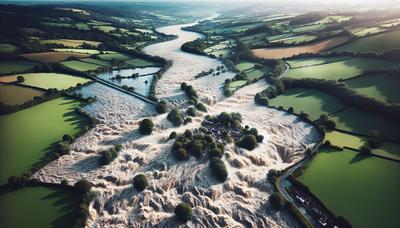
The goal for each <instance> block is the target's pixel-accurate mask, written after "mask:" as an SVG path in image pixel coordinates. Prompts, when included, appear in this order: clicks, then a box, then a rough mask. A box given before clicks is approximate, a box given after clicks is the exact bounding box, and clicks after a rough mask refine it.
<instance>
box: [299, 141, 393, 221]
mask: <svg viewBox="0 0 400 228" xmlns="http://www.w3.org/2000/svg"><path fill="white" fill-rule="evenodd" d="M399 173H400V164H399V163H397V162H393V161H388V160H385V159H382V158H377V157H373V156H369V157H367V156H364V155H361V154H359V153H357V152H354V151H351V150H346V149H345V150H344V151H340V152H339V151H336V150H334V149H328V148H322V149H320V152H319V153H318V154H317V155H316V156H315V157H314V158H313V160H312V161H311V164H310V165H309V166H308V167H307V168H306V169H305V170H304V173H303V175H301V176H300V177H299V180H300V181H301V182H303V183H304V184H305V185H307V186H308V187H309V189H310V191H311V192H313V193H314V194H315V195H316V196H317V197H318V198H319V199H320V200H321V201H322V202H323V203H324V204H325V205H326V206H327V207H328V208H329V209H330V210H331V211H332V212H333V213H334V214H335V215H336V216H344V217H345V218H346V219H348V220H349V221H350V222H351V223H352V225H353V227H365V228H375V227H393V228H394V227H398V226H399V224H400V217H399V216H398V211H400V204H399V202H400V195H399V194H398V193H399V191H400V182H399V181H398V174H399Z"/></svg>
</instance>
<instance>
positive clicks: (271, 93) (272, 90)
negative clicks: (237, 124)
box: [254, 77, 285, 105]
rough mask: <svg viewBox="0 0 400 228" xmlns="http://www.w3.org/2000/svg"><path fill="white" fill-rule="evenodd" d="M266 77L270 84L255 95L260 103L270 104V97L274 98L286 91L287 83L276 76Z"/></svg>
mask: <svg viewBox="0 0 400 228" xmlns="http://www.w3.org/2000/svg"><path fill="white" fill-rule="evenodd" d="M265 79H266V80H267V82H268V83H269V84H270V86H268V87H267V88H266V89H265V90H263V91H261V92H260V93H256V95H255V96H254V101H255V102H256V103H257V104H259V105H268V103H269V99H272V98H274V97H276V96H278V95H280V94H282V93H283V92H285V85H284V83H283V82H282V80H280V79H277V78H275V77H265Z"/></svg>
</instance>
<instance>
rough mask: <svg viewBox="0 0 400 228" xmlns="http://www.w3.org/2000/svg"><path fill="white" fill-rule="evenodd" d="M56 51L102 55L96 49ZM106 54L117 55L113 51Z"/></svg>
mask: <svg viewBox="0 0 400 228" xmlns="http://www.w3.org/2000/svg"><path fill="white" fill-rule="evenodd" d="M54 51H62V52H74V53H82V54H91V55H95V54H100V51H99V50H95V49H83V48H55V49H54ZM103 52H104V53H115V52H113V51H103Z"/></svg>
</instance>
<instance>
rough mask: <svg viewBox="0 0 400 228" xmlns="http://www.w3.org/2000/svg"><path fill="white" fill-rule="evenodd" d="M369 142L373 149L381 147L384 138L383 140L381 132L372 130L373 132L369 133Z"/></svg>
mask: <svg viewBox="0 0 400 228" xmlns="http://www.w3.org/2000/svg"><path fill="white" fill-rule="evenodd" d="M368 144H369V146H370V147H371V148H373V149H376V148H379V147H380V146H382V144H383V140H382V136H381V133H379V132H378V131H371V133H370V135H369V140H368Z"/></svg>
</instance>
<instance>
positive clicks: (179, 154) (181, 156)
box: [175, 148, 189, 161]
mask: <svg viewBox="0 0 400 228" xmlns="http://www.w3.org/2000/svg"><path fill="white" fill-rule="evenodd" d="M175 157H176V159H178V160H179V161H185V160H187V159H188V158H189V155H188V152H187V150H186V149H184V148H179V149H177V150H176V151H175Z"/></svg>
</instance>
